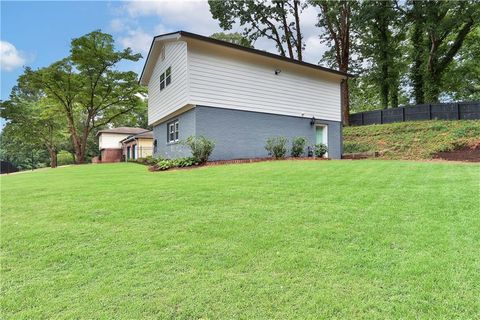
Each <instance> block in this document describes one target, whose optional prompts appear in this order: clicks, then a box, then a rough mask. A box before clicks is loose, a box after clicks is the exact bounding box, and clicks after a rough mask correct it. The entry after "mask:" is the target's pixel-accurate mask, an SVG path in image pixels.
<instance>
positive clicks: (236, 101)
mask: <svg viewBox="0 0 480 320" xmlns="http://www.w3.org/2000/svg"><path fill="white" fill-rule="evenodd" d="M262 59H263V60H262ZM188 68H189V70H188V73H189V95H190V99H189V100H190V103H191V104H197V105H205V106H211V107H222V108H230V109H238V110H246V111H257V112H266V113H274V114H284V115H292V116H305V117H312V116H315V117H316V118H317V119H325V120H333V121H340V120H341V107H340V80H338V79H324V78H323V77H321V76H320V75H315V74H312V73H311V72H310V73H304V72H302V70H301V68H302V67H299V66H295V65H292V66H286V65H283V66H282V67H280V68H278V67H276V65H275V64H274V63H272V62H269V61H267V58H263V57H260V58H257V57H255V58H252V59H249V60H246V59H243V60H239V59H236V58H234V57H230V56H228V55H215V54H214V53H212V52H204V51H200V50H197V49H192V48H189V52H188ZM277 68H278V69H280V70H281V72H280V73H279V75H275V69H277Z"/></svg>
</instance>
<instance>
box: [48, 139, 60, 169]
mask: <svg viewBox="0 0 480 320" xmlns="http://www.w3.org/2000/svg"><path fill="white" fill-rule="evenodd" d="M46 146H47V150H48V155H49V156H50V168H56V167H57V150H56V149H55V148H54V147H52V146H50V145H49V144H47V145H46Z"/></svg>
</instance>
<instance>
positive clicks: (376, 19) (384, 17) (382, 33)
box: [355, 0, 406, 109]
mask: <svg viewBox="0 0 480 320" xmlns="http://www.w3.org/2000/svg"><path fill="white" fill-rule="evenodd" d="M403 22H404V21H403V19H402V15H401V12H400V11H399V10H397V9H396V8H395V2H394V1H393V0H389V1H365V2H362V4H361V7H360V11H359V15H358V16H357V19H356V21H355V23H356V24H357V28H359V31H358V34H359V40H360V41H361V46H360V52H361V53H362V56H363V57H365V58H366V59H367V61H369V62H370V65H369V68H368V71H367V72H368V73H369V74H370V76H371V78H372V79H373V81H374V82H375V84H376V85H377V86H378V89H379V98H380V100H381V103H380V105H381V107H382V108H383V109H386V108H388V107H389V106H391V107H393V108H395V107H398V100H399V97H398V96H399V87H400V72H401V71H403V70H404V69H405V68H406V65H405V64H404V63H403V61H404V59H403V57H402V51H403V47H402V41H403V40H404V39H405V33H404V31H403V30H401V27H402V25H404V23H403Z"/></svg>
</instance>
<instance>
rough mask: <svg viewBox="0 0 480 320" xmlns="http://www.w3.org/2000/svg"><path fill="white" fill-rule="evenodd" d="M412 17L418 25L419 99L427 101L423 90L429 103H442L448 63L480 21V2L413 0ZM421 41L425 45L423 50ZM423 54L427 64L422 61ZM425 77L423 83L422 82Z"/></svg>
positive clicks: (415, 36)
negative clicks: (441, 97)
mask: <svg viewBox="0 0 480 320" xmlns="http://www.w3.org/2000/svg"><path fill="white" fill-rule="evenodd" d="M409 16H410V17H411V19H412V20H413V24H414V30H413V32H412V38H413V41H415V44H414V56H415V60H414V64H413V68H412V82H413V85H414V92H415V93H414V95H415V98H416V101H417V102H419V101H422V100H423V99H422V93H423V95H424V100H425V101H426V102H438V100H439V96H440V93H441V91H442V81H443V76H444V74H445V72H446V71H447V70H448V66H449V65H450V64H451V63H452V61H453V59H454V57H455V56H456V54H457V53H458V51H459V50H460V48H461V47H462V45H463V42H464V40H465V39H466V37H467V36H468V35H469V34H470V33H471V32H472V30H474V28H475V27H476V26H478V24H479V21H480V4H479V3H478V2H476V1H458V2H454V1H438V0H430V1H423V2H417V1H411V2H410V3H409ZM422 35H423V36H422ZM423 37H424V39H423ZM418 43H420V44H423V45H424V49H423V50H421V49H419V45H418ZM415 49H416V50H415ZM422 55H423V63H420V57H421V56H422ZM422 67H423V68H422ZM419 69H423V70H424V74H423V76H420V75H419V74H420V72H419V71H418V70H419ZM421 80H423V85H420V84H419V82H420V81H421Z"/></svg>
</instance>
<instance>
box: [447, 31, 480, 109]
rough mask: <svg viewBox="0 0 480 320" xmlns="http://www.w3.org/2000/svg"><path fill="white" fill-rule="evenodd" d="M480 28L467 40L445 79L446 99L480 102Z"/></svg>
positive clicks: (448, 69)
mask: <svg viewBox="0 0 480 320" xmlns="http://www.w3.org/2000/svg"><path fill="white" fill-rule="evenodd" d="M479 57H480V26H477V27H476V28H475V29H474V30H473V31H472V32H471V33H470V34H469V35H468V36H467V37H466V38H465V41H464V43H463V46H462V48H461V49H460V50H459V52H458V54H457V57H456V58H455V59H454V60H453V61H452V63H451V64H450V65H449V67H448V68H447V70H446V71H445V74H446V75H448V76H446V77H445V78H444V86H443V87H444V92H443V93H444V99H453V100H455V101H479V100H480V77H479V75H480V59H479Z"/></svg>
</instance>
